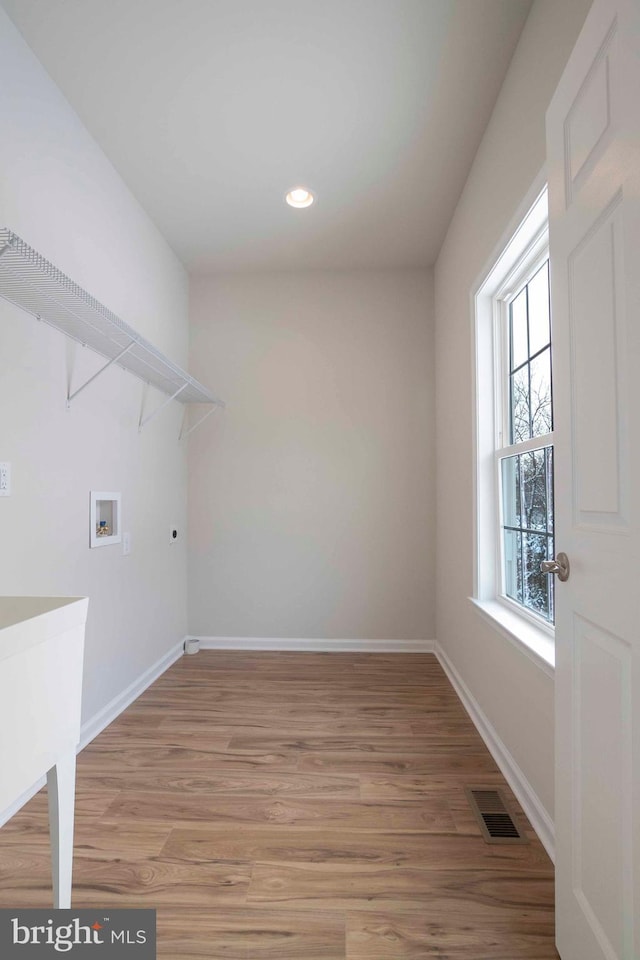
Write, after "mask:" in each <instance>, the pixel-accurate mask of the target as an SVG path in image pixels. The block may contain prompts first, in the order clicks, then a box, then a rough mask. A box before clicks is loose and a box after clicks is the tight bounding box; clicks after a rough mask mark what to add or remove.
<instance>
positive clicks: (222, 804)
mask: <svg viewBox="0 0 640 960" xmlns="http://www.w3.org/2000/svg"><path fill="white" fill-rule="evenodd" d="M119 816H124V817H127V818H140V819H141V820H145V819H150V820H158V821H164V820H166V821H169V822H178V821H179V822H188V821H190V820H196V821H198V820H204V821H206V822H207V823H209V824H216V823H237V824H243V823H275V824H285V825H286V824H302V825H304V824H311V825H313V826H316V827H321V828H323V829H329V828H331V827H354V828H358V827H359V828H363V829H364V828H370V829H376V828H379V829H384V828H395V829H407V830H412V829H413V830H425V831H428V830H432V831H434V832H443V831H449V832H454V830H455V828H454V824H453V821H452V819H451V815H450V813H449V808H448V804H447V802H446V800H442V799H436V800H430V801H425V802H424V803H414V804H398V803H391V804H386V805H385V804H381V803H370V804H369V803H362V802H357V803H356V802H353V801H347V800H345V801H342V800H306V799H304V798H298V797H296V798H290V797H289V798H287V797H272V798H268V799H267V798H261V797H255V798H254V797H234V798H227V797H209V796H207V795H202V796H200V795H198V796H195V795H194V796H181V795H179V794H175V793H172V794H168V793H164V794H163V793H135V792H133V791H132V792H127V793H126V794H121V795H120V796H119V797H117V798H116V799H115V800H114V802H113V803H112V804H111V806H110V807H109V808H108V810H107V817H108V818H109V819H112V818H117V817H119Z"/></svg>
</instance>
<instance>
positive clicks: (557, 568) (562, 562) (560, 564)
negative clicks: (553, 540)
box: [540, 553, 571, 583]
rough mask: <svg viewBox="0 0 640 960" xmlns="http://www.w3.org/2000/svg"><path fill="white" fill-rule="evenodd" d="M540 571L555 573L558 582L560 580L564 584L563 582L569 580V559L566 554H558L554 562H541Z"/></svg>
mask: <svg viewBox="0 0 640 960" xmlns="http://www.w3.org/2000/svg"><path fill="white" fill-rule="evenodd" d="M540 569H541V570H542V572H543V573H556V574H557V575H558V580H562V582H563V583H564V581H565V580H568V579H569V573H570V572H571V567H570V565H569V557H568V556H567V555H566V553H559V554H558V556H557V557H556V558H555V560H543V561H542V563H541V564H540Z"/></svg>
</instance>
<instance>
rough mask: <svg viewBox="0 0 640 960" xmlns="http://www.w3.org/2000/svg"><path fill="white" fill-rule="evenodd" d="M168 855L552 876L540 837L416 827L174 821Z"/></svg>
mask: <svg viewBox="0 0 640 960" xmlns="http://www.w3.org/2000/svg"><path fill="white" fill-rule="evenodd" d="M162 856H163V857H166V858H168V859H171V858H176V859H177V860H180V861H185V860H192V861H194V862H199V861H207V860H212V861H214V860H234V861H239V860H243V861H246V862H258V861H262V862H269V863H285V864H287V863H295V862H297V863H301V864H307V863H327V864H332V863H338V864H340V863H342V864H358V863H361V864H366V863H375V864H383V865H384V864H387V865H389V866H400V865H402V866H410V867H429V868H430V869H433V870H435V869H442V870H450V869H468V870H483V869H493V868H495V869H509V870H518V871H520V870H521V871H522V872H524V873H531V874H534V873H535V874H541V875H543V876H546V877H548V876H549V875H550V873H551V869H550V868H551V864H550V861H549V858H548V857H547V854H546V853H545V851H544V848H543V847H542V845H541V844H540V843H532V844H512V845H509V844H504V845H499V844H488V843H485V841H484V840H483V839H482V838H481V837H463V836H459V835H458V834H455V833H425V832H421V831H416V830H403V831H399V830H395V831H392V830H363V829H360V828H359V829H355V830H354V829H352V828H349V829H347V828H344V827H341V828H332V829H330V830H328V829H317V828H315V827H313V826H290V827H282V826H281V825H280V824H275V825H270V826H254V825H247V826H243V828H242V830H237V829H236V827H235V826H234V825H229V824H226V825H220V826H209V825H207V824H199V825H196V824H191V825H189V826H185V827H176V828H175V829H174V830H172V832H171V834H170V835H169V838H168V840H167V842H166V844H165V846H164V847H163V849H162Z"/></svg>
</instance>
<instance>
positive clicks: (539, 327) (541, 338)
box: [529, 261, 551, 357]
mask: <svg viewBox="0 0 640 960" xmlns="http://www.w3.org/2000/svg"><path fill="white" fill-rule="evenodd" d="M550 339H551V333H550V330H549V261H547V262H546V263H545V264H543V266H542V267H540V269H539V270H538V272H537V273H536V275H535V276H534V277H532V279H531V280H530V281H529V350H530V354H529V356H531V357H533V356H534V355H535V354H536V353H537V352H538V351H539V350H542V348H543V347H546V346H547V344H548V343H549V341H550Z"/></svg>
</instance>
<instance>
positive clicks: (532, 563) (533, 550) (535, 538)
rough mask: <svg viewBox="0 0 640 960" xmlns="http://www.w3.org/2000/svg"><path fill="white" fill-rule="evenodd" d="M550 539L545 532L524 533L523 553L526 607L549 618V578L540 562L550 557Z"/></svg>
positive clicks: (524, 601) (524, 599) (524, 600)
mask: <svg viewBox="0 0 640 960" xmlns="http://www.w3.org/2000/svg"><path fill="white" fill-rule="evenodd" d="M548 543H549V540H548V538H547V537H546V536H545V535H544V534H537V533H523V534H522V553H523V556H524V583H523V592H524V597H523V601H522V602H523V603H524V605H525V607H528V608H529V609H530V610H533V611H534V612H535V613H539V614H541V615H542V616H543V617H545V619H547V620H548V619H549V578H550V574H548V573H542V571H541V570H540V564H541V563H542V561H543V560H547V559H549V557H548Z"/></svg>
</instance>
